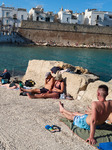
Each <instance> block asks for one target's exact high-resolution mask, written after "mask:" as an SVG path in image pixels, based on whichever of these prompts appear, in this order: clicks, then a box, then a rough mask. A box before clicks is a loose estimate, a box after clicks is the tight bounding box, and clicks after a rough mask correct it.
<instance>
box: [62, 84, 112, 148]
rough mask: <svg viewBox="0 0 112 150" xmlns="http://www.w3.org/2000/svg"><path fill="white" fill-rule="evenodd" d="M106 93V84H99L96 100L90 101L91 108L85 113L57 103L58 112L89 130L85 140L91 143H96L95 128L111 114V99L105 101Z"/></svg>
mask: <svg viewBox="0 0 112 150" xmlns="http://www.w3.org/2000/svg"><path fill="white" fill-rule="evenodd" d="M107 95H108V87H107V86H106V85H100V86H99V87H98V90H97V98H98V101H94V102H92V107H91V108H92V109H91V111H90V110H89V111H88V112H87V113H86V114H82V113H79V112H70V111H67V110H66V109H65V108H64V106H63V104H62V103H61V102H60V103H59V108H60V113H61V114H62V115H64V117H66V118H67V119H69V120H73V125H76V126H78V127H80V128H84V129H87V130H90V136H89V138H88V139H87V140H86V142H89V143H90V144H92V145H93V144H96V140H95V139H94V135H95V129H96V128H98V126H99V125H101V124H103V123H105V121H106V120H107V119H109V115H111V114H112V100H108V101H106V96H107ZM111 117H112V116H111ZM111 121H112V118H111Z"/></svg>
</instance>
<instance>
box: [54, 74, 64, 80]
mask: <svg viewBox="0 0 112 150" xmlns="http://www.w3.org/2000/svg"><path fill="white" fill-rule="evenodd" d="M62 79H63V78H62V74H60V73H57V75H56V77H55V80H62Z"/></svg>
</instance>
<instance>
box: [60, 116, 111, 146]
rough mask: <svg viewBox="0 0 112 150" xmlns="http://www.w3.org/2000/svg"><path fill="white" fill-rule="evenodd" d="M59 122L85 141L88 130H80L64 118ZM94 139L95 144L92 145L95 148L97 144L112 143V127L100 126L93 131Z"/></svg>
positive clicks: (108, 125) (107, 125)
mask: <svg viewBox="0 0 112 150" xmlns="http://www.w3.org/2000/svg"><path fill="white" fill-rule="evenodd" d="M60 121H61V122H63V123H64V124H65V125H67V126H68V127H69V128H70V129H71V130H72V131H73V132H74V133H75V134H76V135H78V136H79V137H80V138H81V139H83V140H84V141H86V139H87V138H88V137H89V134H90V131H89V130H86V129H81V128H79V127H77V126H75V125H73V122H72V121H70V120H68V119H66V118H61V119H60ZM94 138H95V140H96V141H97V143H96V144H95V145H94V146H95V147H97V146H99V143H105V142H112V125H110V124H106V123H105V124H103V125H100V128H99V129H96V130H95V136H94Z"/></svg>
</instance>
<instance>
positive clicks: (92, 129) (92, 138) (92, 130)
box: [86, 102, 97, 145]
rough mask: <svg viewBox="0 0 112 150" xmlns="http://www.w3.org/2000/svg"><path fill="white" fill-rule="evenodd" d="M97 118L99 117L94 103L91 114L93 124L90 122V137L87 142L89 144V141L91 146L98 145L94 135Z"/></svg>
mask: <svg viewBox="0 0 112 150" xmlns="http://www.w3.org/2000/svg"><path fill="white" fill-rule="evenodd" d="M96 116H97V111H96V103H95V102H93V103H92V114H91V122H90V136H89V138H88V139H87V140H86V141H87V142H88V141H89V144H92V145H93V144H96V141H95V139H94V134H95V130H96Z"/></svg>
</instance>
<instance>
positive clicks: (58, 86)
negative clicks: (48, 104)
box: [54, 81, 61, 90]
mask: <svg viewBox="0 0 112 150" xmlns="http://www.w3.org/2000/svg"><path fill="white" fill-rule="evenodd" d="M57 83H58V81H57V82H55V85H54V87H55V88H56V89H59V90H61V82H60V84H59V85H57Z"/></svg>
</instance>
